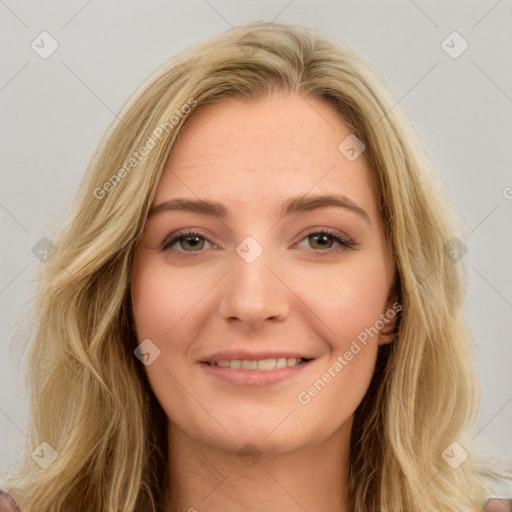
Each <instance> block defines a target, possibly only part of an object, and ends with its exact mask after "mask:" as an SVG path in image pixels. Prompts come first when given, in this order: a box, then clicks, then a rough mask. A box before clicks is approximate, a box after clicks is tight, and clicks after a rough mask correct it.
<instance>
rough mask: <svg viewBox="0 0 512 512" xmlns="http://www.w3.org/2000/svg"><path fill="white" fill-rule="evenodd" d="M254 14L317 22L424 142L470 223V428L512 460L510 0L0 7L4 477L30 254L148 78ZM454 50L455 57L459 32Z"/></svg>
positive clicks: (3, 3)
mask: <svg viewBox="0 0 512 512" xmlns="http://www.w3.org/2000/svg"><path fill="white" fill-rule="evenodd" d="M255 20H266V21H271V20H275V21H279V22H283V23H298V24H302V25H308V26H311V27H314V28H317V29H319V30H320V31H321V32H324V33H327V34H330V35H333V36H335V37H337V38H339V39H341V40H342V41H344V42H346V43H348V44H349V45H350V46H351V47H352V48H354V49H355V50H356V51H357V52H358V53H359V54H360V55H361V56H362V57H364V58H366V59H367V60H368V61H369V62H370V63H371V64H373V66H374V67H376V68H377V69H378V70H379V71H380V72H381V73H382V74H383V75H384V77H385V78H386V79H387V80H388V81H389V83H390V85H391V87H392V90H393V91H394V93H395V94H396V96H397V99H399V100H400V105H401V106H403V107H404V108H405V109H406V111H407V112H408V113H409V115H410V117H411V118H412V119H413V122H414V124H415V125H416V127H417V129H418V130H419V132H420V133H421V134H422V135H423V137H424V141H425V143H426V145H427V147H428V148H429V150H430V153H431V155H432V160H433V163H434V164H435V166H436V167H437V168H438V169H439V170H440V172H441V174H442V179H443V181H444V185H445V186H446V187H447V189H448V191H449V194H450V196H451V198H452V200H453V203H454V205H455V207H456V209H457V211H458V213H459V214H460V216H461V218H462V220H463V223H464V225H465V228H466V231H465V238H464V240H463V241H464V243H465V244H466V246H467V248H468V252H467V253H466V254H465V255H464V260H465V263H466V265H467V268H468V280H469V291H468V297H467V301H466V304H465V313H466V314H467V317H468V320H469V325H470V328H471V331H472V334H473V336H474V338H475V340H476V347H475V351H476V356H477V359H478V369H479V373H480V376H481V384H482V404H481V407H480V412H479V415H478V421H477V423H476V425H475V426H474V427H473V428H472V430H471V434H472V435H473V436H474V438H475V440H476V441H477V442H478V443H479V444H480V445H481V446H483V447H484V448H485V450H486V451H487V452H488V453H490V454H495V455H498V456H502V457H504V458H505V460H506V461H508V462H509V463H512V436H511V435H510V432H511V427H510V426H511V425H512V371H511V366H512V365H511V363H512V336H511V334H510V330H511V327H512V325H511V321H510V318H511V317H512V267H511V263H510V262H511V261H512V244H511V229H510V225H511V223H512V172H511V160H512V158H511V157H512V148H511V146H512V122H511V121H512V71H511V66H510V62H512V44H511V43H512V36H511V35H510V34H511V32H512V31H511V21H512V2H511V1H510V0H502V1H497V2H496V1H495V0H489V1H487V0H481V1H465V2H446V1H444V0H443V1H426V0H416V1H415V2H413V1H412V0H402V1H388V2H377V1H373V2H368V1H366V2H364V1H358V2H348V1H336V2H334V1H322V2H319V1H317V2H313V1H311V0H309V1H301V0H295V1H291V2H290V0H285V1H262V0H258V2H244V3H241V2H236V1H234V0H209V1H206V0H191V1H189V2H169V1H168V2H163V1H160V2H156V1H149V2H133V1H131V2H129V1H123V2H121V1H99V0H89V1H81V2H76V1H61V2H44V3H43V2H41V3H39V2H35V1H32V2H15V1H12V0H0V26H1V32H0V42H1V45H2V46H1V48H2V51H1V66H0V72H1V75H0V107H1V126H0V130H1V134H0V141H1V142H0V147H1V170H2V172H1V178H0V179H1V188H0V226H1V235H0V236H1V244H2V250H1V265H0V310H1V314H2V317H1V324H0V329H1V336H0V351H1V354H2V357H1V358H0V440H1V442H0V468H1V470H6V469H7V468H8V466H9V465H11V464H12V463H13V461H14V460H15V458H16V456H17V454H18V452H19V451H20V448H21V447H22V446H23V443H24V442H25V439H26V434H25V432H24V431H25V426H26V421H27V404H28V400H27V397H26V395H25V394H24V391H23V387H22V385H23V383H22V382H21V379H20V378H19V373H20V370H21V368H22V367H23V365H24V361H23V359H22V358H21V356H20V351H19V348H18V345H17V344H15V343H12V341H11V340H12V333H13V328H14V324H15V322H16V321H18V319H19V318H20V315H21V316H23V315H24V313H23V311H24V309H23V308H25V307H26V304H27V301H28V298H29V296H30V290H31V287H32V285H33V279H34V276H35V271H36V269H37V265H38V264H39V260H38V259H37V258H36V257H35V256H34V254H33V253H32V248H33V246H34V245H35V244H36V243H37V242H38V241H39V240H40V239H41V238H42V237H43V236H45V235H47V234H48V233H49V231H50V228H51V226H53V224H54V223H55V222H56V221H57V219H58V218H59V216H60V215H61V214H62V212H63V210H64V209H65V208H66V207H67V206H68V205H69V203H70V201H71V200H72V198H73V196H74V194H75V191H76V189H77V186H78V183H79V180H80V178H81V176H82V175H83V172H84V170H85V167H86V165H87V163H88V161H89V159H90V157H91V155H92V153H93V151H94V149H95V147H96V145H97V143H98V142H99V139H100V137H101V135H102V134H103V132H104V131H105V129H106V128H107V126H108V125H109V123H110V122H111V121H112V120H113V119H114V116H115V113H116V112H117V111H118V109H119V108H120V107H121V105H122V103H123V102H124V100H125V99H126V98H127V97H128V96H129V94H130V93H131V92H132V91H133V90H134V89H135V88H136V87H137V86H138V85H139V84H140V83H141V82H142V81H143V80H144V79H145V78H146V77H147V75H148V74H149V73H151V72H152V71H153V70H154V69H155V68H157V67H158V66H160V65H161V64H162V63H164V62H165V61H167V60H168V59H170V58H171V57H172V55H173V54H175V53H176V52H177V51H179V50H181V49H183V48H185V47H187V46H188V45H189V44H191V43H193V42H196V41H198V40H201V39H204V38H205V37H207V36H210V35H212V34H214V33H217V32H220V31H223V30H225V29H227V28H229V26H230V25H231V26H234V25H239V24H242V23H246V22H249V21H255ZM43 31H47V32H49V33H50V34H51V36H52V37H53V38H54V39H55V40H56V41H57V42H58V45H59V46H58V49H57V50H56V51H55V52H54V53H53V54H52V55H50V56H49V57H48V58H46V59H43V58H41V57H40V56H39V54H37V53H36V52H35V51H34V50H33V49H32V48H31V43H32V41H34V40H36V42H37V41H40V38H39V37H38V36H39V34H41V32H43ZM453 31H457V32H459V33H460V34H461V36H462V37H463V38H464V39H465V40H466V41H467V43H468V44H469V48H468V49H467V50H466V51H465V52H464V53H463V54H462V55H460V56H459V57H458V58H452V57H451V56H450V55H448V54H447V53H446V52H445V51H444V50H443V48H442V46H441V43H442V41H443V40H445V39H446V38H447V36H448V35H449V34H451V33H452V32H453ZM452 41H453V42H452ZM445 44H449V45H450V46H453V47H454V48H453V49H452V50H451V51H452V52H454V51H458V50H459V49H460V48H461V46H460V42H457V41H456V40H455V39H453V38H452V39H448V42H447V43H445ZM46 48H48V46H46ZM427 421H428V419H427Z"/></svg>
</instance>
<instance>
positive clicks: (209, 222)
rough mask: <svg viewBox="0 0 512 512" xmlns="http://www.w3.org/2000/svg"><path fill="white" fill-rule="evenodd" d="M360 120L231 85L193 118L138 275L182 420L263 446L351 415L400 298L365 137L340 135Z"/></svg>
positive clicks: (162, 374) (181, 424)
mask: <svg viewBox="0 0 512 512" xmlns="http://www.w3.org/2000/svg"><path fill="white" fill-rule="evenodd" d="M349 135H351V132H350V129H349V128H348V126H347V124H346V123H345V122H344V120H343V119H342V118H341V117H340V116H339V114H338V113H337V112H336V111H335V110H334V109H333V108H332V107H331V106H329V105H327V104H325V103H323V102H320V101H318V100H315V99H311V98H308V99H307V101H305V100H304V99H303V98H302V97H300V96H296V95H284V96H277V95H275V96H272V97H269V98H265V99H262V100H258V101H250V102H248V101H242V100H238V99H229V100H226V101H223V102H222V103H220V104H217V105H214V106H210V107H208V108H207V109H205V110H204V111H202V112H201V113H198V115H197V116H196V117H194V118H193V119H191V121H190V123H189V124H188V125H187V126H186V127H185V129H184V130H183V131H182V133H181V136H180V138H179V140H178V142H177V144H176V145H175V147H174V148H173V150H172V153H171V155H170V157H169V159H168V162H167V165H166V169H165V171H164V174H163V176H162V179H161V181H160V183H159V185H158V190H157V193H156V197H155V199H154V202H153V205H152V212H151V213H150V216H149V218H148V221H147V226H146V228H145V232H144V234H143V238H142V240H141V243H140V245H139V247H138V249H137V251H136V254H135V258H134V264H133V276H132V277H133V284H132V302H133V312H134V317H135V323H136V331H137V337H138V341H139V343H142V346H141V351H142V353H144V354H145V355H144V356H143V357H141V359H143V360H144V362H145V365H146V366H145V370H146V372H147V375H148V378H149V381H150V383H151V386H152V389H153V390H154V393H155V395H156V397H157V398H158V400H159V402H160V404H161V405H162V407H163V409H164V410H165V412H166V414H167V416H168V417H169V419H170V420H171V421H170V424H171V428H174V429H179V430H180V431H181V432H182V433H183V432H184V433H186V435H188V436H190V437H191V438H193V439H194V440H195V441H198V442H200V443H202V444H207V445H209V446H214V447H217V448H221V449H224V450H229V451H237V450H239V449H240V448H241V447H243V446H244V445H245V444H246V443H252V444H253V445H255V446H256V448H257V450H259V451H261V452H262V453H279V452H286V451H291V450H295V449H298V448H300V447H305V446H308V445H311V444H314V443H319V442H322V441H324V440H326V439H327V438H328V437H329V436H332V435H333V434H337V433H339V434H340V435H345V436H346V435H347V433H348V432H349V431H350V427H351V422H352V415H353V413H354V410H355V409H356V407H357V406H358V404H359V403H360V402H361V400H362V398H363V396H364V394H365V392H366V390H367V388H368V385H369V382H370V379H371V376H372V373H373V370H374V365H375V360H376V355H377V348H378V344H379V342H383V338H382V339H380V336H381V334H382V332H384V331H385V330H386V329H388V328H389V327H390V326H392V323H393V320H389V321H388V319H390V318H392V317H393V316H394V313H395V311H394V310H391V312H390V308H391V305H392V304H393V301H392V300H391V301H388V293H389V290H390V286H391V282H392V274H393V266H392V265H391V264H390V262H388V261H387V259H386V252H385V247H386V246H385V244H386V241H385V240H384V236H383V229H382V226H381V223H380V220H379V212H378V210H377V205H376V202H375V199H374V197H373V195H372V191H371V187H370V180H369V176H368V171H367V169H366V168H365V163H364V160H363V158H364V152H363V153H362V155H361V156H359V157H357V158H355V157H356V156H357V152H358V150H359V149H360V148H358V147H357V146H354V144H353V140H352V139H348V140H347V141H346V142H345V143H344V144H343V145H342V146H341V149H339V147H338V146H339V145H340V143H342V142H343V141H344V140H345V139H346V138H347V137H348V136H349ZM351 142H352V143H351ZM351 148H354V151H352V150H351ZM321 196H329V197H328V198H326V199H321V198H320V197H321ZM317 197H318V198H317ZM314 198H317V199H314ZM335 200H336V201H339V203H338V204H335ZM326 230H327V232H328V233H327V234H325V233H322V232H323V231H326ZM189 231H192V232H194V234H192V235H191V234H188V235H187V232H189ZM180 234H181V235H182V237H181V239H180V238H179V235H180ZM383 326H384V327H383ZM382 330H383V331H382ZM378 331H382V332H378ZM144 340H146V341H144ZM147 340H150V341H147ZM143 342H144V343H143ZM293 359H298V360H303V359H305V360H307V362H304V363H302V364H299V365H297V366H291V365H292V364H293V363H294V361H293ZM283 365H286V366H285V367H282V366H283ZM274 366H277V368H274ZM256 368H257V369H256ZM269 368H270V369H269ZM272 368H274V369H272Z"/></svg>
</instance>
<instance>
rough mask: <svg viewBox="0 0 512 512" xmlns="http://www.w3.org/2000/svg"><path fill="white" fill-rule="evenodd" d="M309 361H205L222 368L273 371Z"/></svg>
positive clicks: (276, 359) (293, 359)
mask: <svg viewBox="0 0 512 512" xmlns="http://www.w3.org/2000/svg"><path fill="white" fill-rule="evenodd" d="M308 361H310V359H305V358H298V359H297V358H295V357H288V358H286V357H279V358H273V357H272V358H270V359H259V360H253V359H243V360H241V359H221V360H219V361H206V364H209V365H211V366H220V367H222V368H237V369H241V370H275V369H278V368H291V367H293V366H298V365H300V364H304V363H307V362H308Z"/></svg>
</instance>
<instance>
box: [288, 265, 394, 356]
mask: <svg viewBox="0 0 512 512" xmlns="http://www.w3.org/2000/svg"><path fill="white" fill-rule="evenodd" d="M365 259H367V260H368V261H364V260H363V258H361V259H360V260H358V261H357V265H355V264H354V265H347V266H345V267H344V266H342V265H339V266H332V268H330V269H326V270H324V271H323V272H318V271H316V272H315V273H314V274H313V273H304V272H303V273H301V278H300V279H295V285H294V291H296V293H297V296H298V297H299V298H300V299H301V301H302V302H303V304H305V305H307V306H308V307H303V309H302V314H303V315H306V316H309V319H310V320H309V322H313V321H314V318H315V317H316V322H315V323H316V325H318V326H319V328H320V330H321V332H322V337H323V338H324V339H325V340H326V341H327V342H328V343H329V345H330V346H331V348H332V350H333V351H340V350H341V351H345V350H346V346H347V343H348V344H350V341H351V340H352V339H354V338H357V336H358V335H359V334H360V333H362V332H365V329H370V328H371V327H374V326H375V324H376V322H377V321H378V320H379V318H380V314H381V313H384V311H385V307H386V302H387V298H388V291H389V283H388V280H387V273H386V271H385V268H384V266H383V265H381V263H380V262H379V261H378V258H374V260H373V261H371V258H370V257H368V258H365ZM290 277H291V276H290ZM372 332H374V331H372Z"/></svg>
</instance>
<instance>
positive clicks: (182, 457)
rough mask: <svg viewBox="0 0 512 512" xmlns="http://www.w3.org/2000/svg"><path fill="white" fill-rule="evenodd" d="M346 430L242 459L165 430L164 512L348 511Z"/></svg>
mask: <svg viewBox="0 0 512 512" xmlns="http://www.w3.org/2000/svg"><path fill="white" fill-rule="evenodd" d="M350 426H351V425H345V426H342V428H341V429H340V431H338V432H336V433H334V434H333V435H331V436H330V437H329V438H327V439H325V440H323V441H321V442H319V443H316V444H311V445H309V446H306V447H301V448H299V449H297V450H295V451H293V452H289V453H282V454H272V455H266V454H261V453H260V452H257V453H256V454H252V455H246V456H241V455H237V454H236V453H230V452H227V451H223V450H219V449H217V448H214V447H212V446H209V445H205V444H203V443H200V442H198V441H197V440H194V439H192V438H191V437H190V436H188V434H186V433H185V432H184V431H183V430H181V429H179V428H178V427H177V426H176V425H175V424H173V423H171V424H170V427H169V470H170V471H169V476H170V481H169V486H170V490H171V498H170V500H169V502H168V507H167V508H166V510H168V511H169V512H203V511H208V512H221V511H222V512H235V511H239V510H240V506H241V504H243V510H244V511H245V512H261V511H262V510H264V511H271V510H286V511H287V512H304V511H305V510H308V511H314V510H321V511H322V512H348V510H350V497H349V492H348V447H349V440H350Z"/></svg>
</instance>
